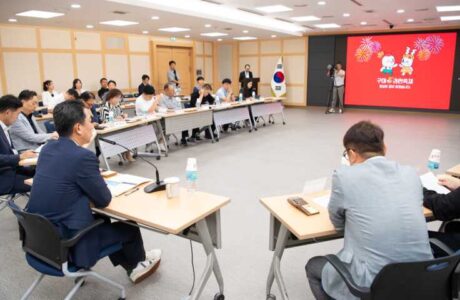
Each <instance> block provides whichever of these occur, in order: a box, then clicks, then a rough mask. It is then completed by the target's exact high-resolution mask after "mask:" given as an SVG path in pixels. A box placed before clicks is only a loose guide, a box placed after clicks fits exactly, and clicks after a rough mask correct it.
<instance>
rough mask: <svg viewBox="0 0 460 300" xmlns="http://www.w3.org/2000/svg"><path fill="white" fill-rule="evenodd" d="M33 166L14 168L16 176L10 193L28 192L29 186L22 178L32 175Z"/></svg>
mask: <svg viewBox="0 0 460 300" xmlns="http://www.w3.org/2000/svg"><path fill="white" fill-rule="evenodd" d="M34 175H35V168H31V167H19V168H17V169H16V178H15V180H14V186H13V188H12V189H11V191H10V194H18V193H27V192H30V186H29V185H27V184H25V183H24V180H26V179H29V178H32V177H34Z"/></svg>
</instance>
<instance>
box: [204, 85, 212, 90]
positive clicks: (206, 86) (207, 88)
mask: <svg viewBox="0 0 460 300" xmlns="http://www.w3.org/2000/svg"><path fill="white" fill-rule="evenodd" d="M202 89H206V90H210V91H212V86H211V85H210V84H209V83H205V84H203V87H202Z"/></svg>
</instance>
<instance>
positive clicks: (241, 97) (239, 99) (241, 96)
mask: <svg viewBox="0 0 460 300" xmlns="http://www.w3.org/2000/svg"><path fill="white" fill-rule="evenodd" d="M238 101H240V102H241V101H243V93H240V97H239V98H238Z"/></svg>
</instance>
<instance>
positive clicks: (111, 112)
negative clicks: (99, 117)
mask: <svg viewBox="0 0 460 300" xmlns="http://www.w3.org/2000/svg"><path fill="white" fill-rule="evenodd" d="M109 123H113V111H109Z"/></svg>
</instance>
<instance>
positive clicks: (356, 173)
mask: <svg viewBox="0 0 460 300" xmlns="http://www.w3.org/2000/svg"><path fill="white" fill-rule="evenodd" d="M383 138H384V133H383V130H382V129H381V128H380V127H379V126H377V125H375V124H373V123H371V122H368V121H362V122H359V123H357V124H355V125H353V126H352V127H351V128H350V129H349V130H348V131H347V133H346V134H345V136H344V138H343V146H344V148H345V151H344V157H345V158H346V159H347V160H349V162H350V165H351V166H342V167H341V168H339V169H338V170H336V171H335V172H334V174H333V177H332V193H331V198H330V202H329V207H328V209H329V216H330V219H331V222H332V224H333V225H334V227H335V229H336V230H337V231H344V247H343V249H342V250H341V251H340V252H339V253H338V254H337V256H338V257H339V259H340V260H341V261H342V262H343V263H344V265H345V266H346V267H347V269H348V271H349V272H350V274H351V276H352V277H353V280H354V281H355V282H356V283H357V284H358V285H359V286H361V287H370V285H371V283H372V281H373V280H374V278H375V276H376V275H377V273H378V272H379V271H380V270H381V269H382V268H383V267H384V266H385V265H387V264H389V263H395V262H408V261H421V260H428V259H431V258H433V256H432V253H431V249H430V244H429V241H428V234H427V225H426V221H425V217H424V215H423V211H422V202H423V193H422V186H421V183H420V179H419V177H418V176H417V173H416V171H415V170H414V169H413V168H411V167H408V166H402V165H399V164H398V163H397V162H394V161H391V160H388V159H387V158H385V153H386V146H385V143H384V140H383ZM306 272H307V278H308V281H309V283H310V288H311V290H312V292H313V295H314V296H315V298H316V299H331V298H334V299H356V298H355V297H354V296H353V295H352V294H351V293H350V292H349V290H348V288H347V286H346V285H345V282H344V281H343V280H342V278H341V277H340V275H339V274H338V273H337V271H336V270H335V269H334V268H333V267H332V266H331V265H330V264H328V263H326V260H325V259H324V258H323V257H314V258H312V259H310V260H309V262H308V264H307V265H306Z"/></svg>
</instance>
